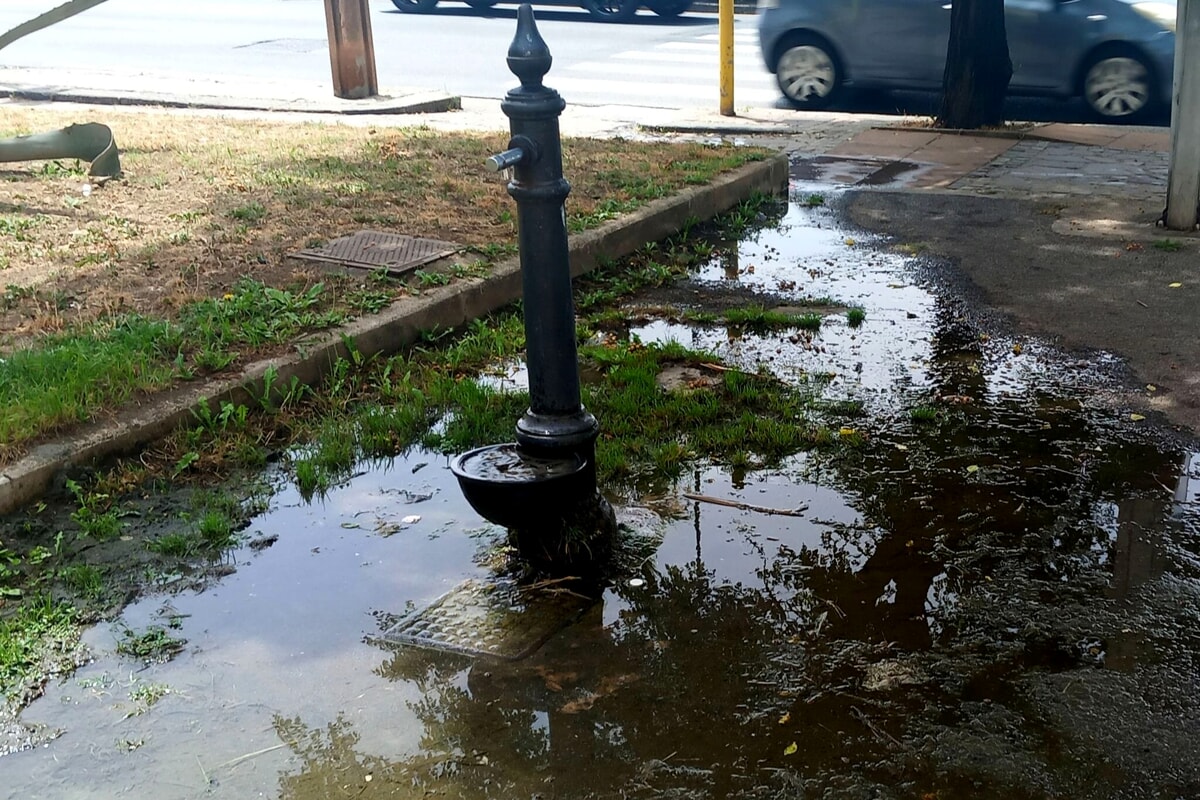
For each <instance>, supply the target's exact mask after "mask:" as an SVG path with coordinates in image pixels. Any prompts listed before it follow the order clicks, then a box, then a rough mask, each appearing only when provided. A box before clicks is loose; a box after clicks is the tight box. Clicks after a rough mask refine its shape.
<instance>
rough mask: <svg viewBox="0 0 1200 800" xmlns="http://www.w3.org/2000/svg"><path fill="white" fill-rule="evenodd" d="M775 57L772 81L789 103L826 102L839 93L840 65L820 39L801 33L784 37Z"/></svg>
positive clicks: (813, 105) (821, 104) (804, 105)
mask: <svg viewBox="0 0 1200 800" xmlns="http://www.w3.org/2000/svg"><path fill="white" fill-rule="evenodd" d="M778 52H779V57H778V58H777V59H775V81H776V83H778V84H779V90H780V91H781V92H783V96H784V98H786V99H787V101H788V102H789V103H791V104H792V106H793V107H795V108H798V109H817V108H825V107H827V106H829V105H830V104H831V103H833V102H834V100H836V99H837V98H838V96H839V95H841V93H842V68H841V64H840V63H839V62H838V59H837V56H836V55H835V54H834V52H833V48H832V47H831V46H830V45H829V43H828V42H826V41H825V40H824V39H821V38H819V37H817V36H809V35H805V34H801V35H796V36H791V37H789V38H787V39H785V40H784V41H783V42H782V43H781V44H780V46H779V49H778Z"/></svg>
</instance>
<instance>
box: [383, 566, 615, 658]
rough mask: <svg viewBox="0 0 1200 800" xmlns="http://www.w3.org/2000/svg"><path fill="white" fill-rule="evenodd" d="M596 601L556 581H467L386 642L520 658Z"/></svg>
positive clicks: (394, 628)
mask: <svg viewBox="0 0 1200 800" xmlns="http://www.w3.org/2000/svg"><path fill="white" fill-rule="evenodd" d="M595 602H596V601H595V600H594V599H592V598H588V597H583V596H581V595H578V594H575V593H573V592H570V591H567V590H566V589H563V588H561V587H559V586H556V585H550V586H543V587H542V588H527V587H520V586H517V585H516V584H515V583H512V582H501V583H484V582H482V581H477V580H467V581H465V582H464V583H462V584H460V585H459V586H457V587H456V588H454V589H453V590H451V591H450V593H449V594H446V595H444V596H443V597H441V598H440V599H438V600H437V601H435V602H434V603H433V604H432V605H430V606H429V607H428V608H424V609H422V610H420V611H417V612H415V613H413V614H410V615H409V616H407V617H405V618H404V619H402V620H400V621H399V622H397V623H396V624H395V625H393V626H392V627H391V628H390V629H389V630H388V631H387V632H386V633H384V635H383V638H384V641H387V642H392V643H393V644H405V645H412V646H415V647H424V648H429V649H432V650H444V651H447V652H451V653H464V654H466V655H472V656H491V657H493V658H500V659H504V660H506V661H517V660H519V659H522V658H525V657H526V656H528V655H530V654H532V653H533V652H534V651H535V650H537V649H538V648H539V647H541V646H542V645H543V644H544V643H545V642H546V640H547V639H549V638H550V637H551V636H553V635H554V634H555V633H557V632H558V631H560V630H562V629H563V628H565V627H566V626H567V625H569V624H571V622H573V621H574V620H575V619H577V618H578V617H579V615H580V614H582V613H583V612H584V611H585V610H586V609H587V608H588V607H589V606H591V605H592V604H593V603H595Z"/></svg>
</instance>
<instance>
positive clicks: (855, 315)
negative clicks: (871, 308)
mask: <svg viewBox="0 0 1200 800" xmlns="http://www.w3.org/2000/svg"><path fill="white" fill-rule="evenodd" d="M866 319H867V311H866V309H864V308H858V307H855V308H851V309H849V310H848V311H846V324H847V325H849V326H850V327H851V328H857V327H858V326H859V325H862V324H863V322H864V321H865V320H866Z"/></svg>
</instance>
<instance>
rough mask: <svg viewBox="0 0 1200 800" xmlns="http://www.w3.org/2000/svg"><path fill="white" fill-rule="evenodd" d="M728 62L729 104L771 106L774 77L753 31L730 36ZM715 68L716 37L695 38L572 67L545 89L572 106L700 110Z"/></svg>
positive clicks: (712, 97) (710, 98)
mask: <svg viewBox="0 0 1200 800" xmlns="http://www.w3.org/2000/svg"><path fill="white" fill-rule="evenodd" d="M733 60H734V99H735V103H736V104H737V105H739V106H744V105H754V106H774V105H775V104H776V103H777V101H778V100H779V98H780V92H779V88H778V87H777V86H776V84H775V77H774V76H773V75H772V74H771V73H769V72H767V69H766V67H765V66H764V65H763V60H762V54H761V51H760V50H759V46H758V33H757V31H755V30H753V29H744V30H736V31H734V56H733ZM720 65H721V48H720V37H719V35H718V34H716V33H697V34H695V35H693V36H691V37H689V38H687V39H683V40H674V41H665V42H659V43H658V44H655V45H653V46H650V47H648V48H647V49H645V50H624V51H621V52H619V53H616V54H615V55H612V56H609V57H607V58H606V59H605V60H603V61H596V60H593V61H583V62H578V63H573V64H571V65H570V66H569V67H567V68H566V69H565V70H563V71H559V72H558V73H557V74H556V75H555V76H554V80H553V81H552V82H551V85H553V87H554V88H555V89H557V90H558V91H560V92H562V93H563V95H564V96H566V97H574V98H575V101H576V102H584V103H587V102H589V101H592V102H597V101H599V102H613V99H612V98H614V97H621V98H629V99H631V100H635V101H636V100H638V99H640V98H651V97H656V98H658V99H657V101H652V102H656V104H657V103H663V102H668V103H671V104H673V105H676V106H677V107H683V106H688V105H697V104H700V105H706V104H711V103H714V102H716V100H717V99H719V96H720ZM598 98H603V99H602V100H597V99H598ZM668 98H669V99H668Z"/></svg>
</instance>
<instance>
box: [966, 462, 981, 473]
mask: <svg viewBox="0 0 1200 800" xmlns="http://www.w3.org/2000/svg"><path fill="white" fill-rule="evenodd" d="M967 472H979V465H978V464H972V465H971V466H969V467H967Z"/></svg>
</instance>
